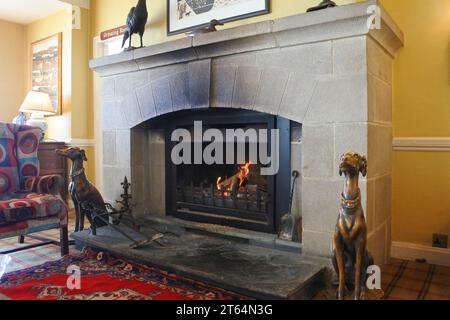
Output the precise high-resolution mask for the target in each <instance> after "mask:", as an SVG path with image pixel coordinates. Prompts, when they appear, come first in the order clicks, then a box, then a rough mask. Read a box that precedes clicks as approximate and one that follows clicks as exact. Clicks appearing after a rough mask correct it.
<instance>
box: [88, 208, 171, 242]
mask: <svg viewBox="0 0 450 320" xmlns="http://www.w3.org/2000/svg"><path fill="white" fill-rule="evenodd" d="M81 206H82V207H83V209H84V210H86V211H89V212H90V214H91V215H92V218H93V219H99V220H100V221H102V222H103V223H105V224H107V225H108V226H110V227H111V228H113V229H114V230H116V231H117V232H119V233H120V234H121V235H123V236H124V237H125V238H127V239H128V240H130V241H131V242H132V244H131V245H130V248H131V249H139V248H141V247H143V246H145V245H148V244H150V243H152V242H155V243H157V244H159V245H160V246H162V244H161V243H160V242H158V240H160V239H162V238H163V237H164V233H157V234H155V235H154V236H152V237H151V238H149V237H148V236H147V235H145V234H143V233H142V232H138V231H136V230H135V232H136V233H138V234H139V235H141V236H142V237H144V238H145V239H143V240H136V239H134V238H133V237H131V236H130V235H129V234H128V233H126V232H125V231H123V230H122V229H120V228H119V227H118V226H117V225H115V224H113V223H111V222H109V221H108V220H107V219H105V218H104V216H105V214H109V213H108V212H105V211H104V210H103V208H99V207H98V206H96V205H95V204H94V203H91V202H89V201H85V202H83V203H82V204H81ZM93 233H94V232H93ZM94 235H96V232H95V233H94Z"/></svg>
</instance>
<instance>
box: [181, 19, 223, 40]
mask: <svg viewBox="0 0 450 320" xmlns="http://www.w3.org/2000/svg"><path fill="white" fill-rule="evenodd" d="M216 26H223V23H222V22H220V21H218V20H216V19H213V20H211V21H210V22H209V25H208V26H206V27H201V28H197V29H195V30H192V31H191V32H189V33H186V35H188V36H189V37H194V36H196V35H197V34H202V33H209V32H214V31H217V29H216Z"/></svg>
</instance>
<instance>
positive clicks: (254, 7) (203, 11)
mask: <svg viewBox="0 0 450 320" xmlns="http://www.w3.org/2000/svg"><path fill="white" fill-rule="evenodd" d="M269 7H270V0H167V34H168V35H173V34H178V33H183V32H188V31H191V30H193V29H195V28H198V27H202V26H206V25H208V23H209V22H210V21H211V20H213V19H216V20H219V21H220V22H230V21H235V20H240V19H245V18H249V17H253V16H258V15H262V14H267V13H269V11H270V8H269Z"/></svg>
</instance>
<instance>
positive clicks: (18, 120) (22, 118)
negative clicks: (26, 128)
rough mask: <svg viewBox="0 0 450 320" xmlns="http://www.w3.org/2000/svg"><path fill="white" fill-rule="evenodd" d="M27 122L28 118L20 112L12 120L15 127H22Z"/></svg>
mask: <svg viewBox="0 0 450 320" xmlns="http://www.w3.org/2000/svg"><path fill="white" fill-rule="evenodd" d="M27 121H28V118H27V116H26V115H25V113H23V112H20V113H19V115H18V116H17V117H15V118H14V119H13V121H12V123H14V124H17V125H24V124H27Z"/></svg>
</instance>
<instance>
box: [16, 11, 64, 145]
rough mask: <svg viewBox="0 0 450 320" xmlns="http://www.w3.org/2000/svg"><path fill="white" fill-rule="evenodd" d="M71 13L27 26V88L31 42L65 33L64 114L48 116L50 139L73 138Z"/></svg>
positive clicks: (29, 86) (29, 73)
mask: <svg viewBox="0 0 450 320" xmlns="http://www.w3.org/2000/svg"><path fill="white" fill-rule="evenodd" d="M69 21H70V15H69V14H68V13H67V12H66V11H60V12H58V13H56V14H53V15H51V16H49V17H46V18H44V19H41V20H38V21H36V22H33V23H31V24H29V25H27V26H26V57H27V58H26V61H25V65H26V68H25V69H26V70H25V77H26V78H25V79H26V88H27V91H28V90H30V89H31V44H32V43H33V42H36V41H39V40H41V39H45V38H47V37H49V36H52V35H54V34H56V33H59V32H62V33H63V45H62V46H63V56H62V60H63V61H62V64H63V66H62V69H63V70H62V77H63V79H62V91H63V93H62V95H63V103H62V113H63V114H62V115H60V116H53V117H48V118H47V120H48V122H49V129H48V133H47V136H48V138H50V139H59V140H69V139H70V138H71V111H72V105H71V97H72V89H71V82H72V79H71V70H72V66H71V57H72V51H71V50H72V32H71V28H70V25H69V24H68V22H69Z"/></svg>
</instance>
